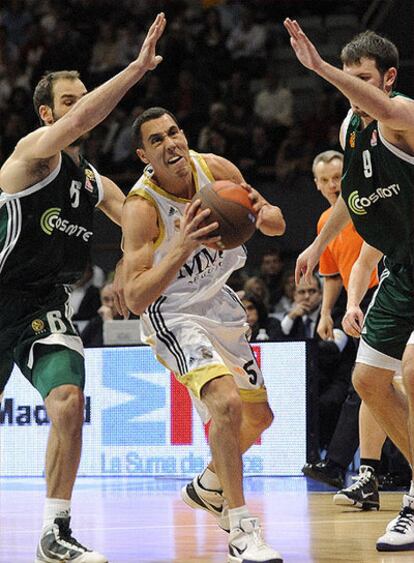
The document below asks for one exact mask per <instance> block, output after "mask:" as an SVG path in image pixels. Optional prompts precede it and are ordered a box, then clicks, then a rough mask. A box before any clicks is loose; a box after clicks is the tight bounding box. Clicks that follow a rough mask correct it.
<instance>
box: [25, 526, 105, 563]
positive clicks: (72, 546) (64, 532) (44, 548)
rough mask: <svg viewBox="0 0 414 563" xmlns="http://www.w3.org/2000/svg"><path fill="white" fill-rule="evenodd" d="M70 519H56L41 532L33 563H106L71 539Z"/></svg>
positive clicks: (100, 556) (103, 559)
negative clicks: (57, 562)
mask: <svg viewBox="0 0 414 563" xmlns="http://www.w3.org/2000/svg"><path fill="white" fill-rule="evenodd" d="M69 524H70V518H56V519H55V521H54V522H53V524H52V525H51V526H49V528H46V529H45V530H43V533H42V536H41V538H40V540H39V544H38V546H37V551H36V561H35V563H55V561H60V562H61V563H62V562H64V563H108V559H107V558H106V557H104V556H103V555H101V554H100V553H98V552H96V551H91V550H90V549H87V548H86V547H84V546H83V545H81V544H80V543H79V542H78V541H76V540H75V538H74V537H72V530H71V529H70V527H69Z"/></svg>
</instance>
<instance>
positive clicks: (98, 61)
mask: <svg viewBox="0 0 414 563" xmlns="http://www.w3.org/2000/svg"><path fill="white" fill-rule="evenodd" d="M117 47H118V45H117V41H116V30H115V27H114V24H113V23H112V22H111V21H104V22H102V23H101V25H100V26H99V34H98V40H97V41H96V43H95V45H94V47H93V50H92V58H91V62H90V71H91V73H92V74H94V75H95V76H96V79H97V82H104V81H105V80H106V79H107V77H109V76H112V75H113V74H114V72H116V69H118V68H119V67H120V66H121V65H122V63H121V61H120V54H119V51H118V48H117Z"/></svg>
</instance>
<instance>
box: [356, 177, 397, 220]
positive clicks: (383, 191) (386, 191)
mask: <svg viewBox="0 0 414 563" xmlns="http://www.w3.org/2000/svg"><path fill="white" fill-rule="evenodd" d="M400 191H401V188H400V185H399V184H391V185H390V186H388V187H387V188H377V189H376V190H375V192H372V193H371V194H369V195H368V196H365V197H360V196H359V192H358V190H354V191H353V192H352V193H350V194H349V197H348V206H349V209H350V210H351V211H352V213H354V214H355V215H366V214H367V211H366V210H367V208H368V207H370V206H371V205H373V204H374V203H377V202H378V201H379V200H380V199H388V198H390V197H393V196H395V195H399V193H400Z"/></svg>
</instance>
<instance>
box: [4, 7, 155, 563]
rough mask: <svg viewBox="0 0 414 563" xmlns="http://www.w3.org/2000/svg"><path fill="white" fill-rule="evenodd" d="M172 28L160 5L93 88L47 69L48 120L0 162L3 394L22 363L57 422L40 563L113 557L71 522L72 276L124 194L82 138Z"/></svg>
mask: <svg viewBox="0 0 414 563" xmlns="http://www.w3.org/2000/svg"><path fill="white" fill-rule="evenodd" d="M164 27H165V18H164V15H163V14H159V15H158V16H157V18H156V20H155V21H154V23H153V25H152V26H151V28H150V30H149V32H148V34H147V37H146V39H145V41H144V43H143V45H142V48H141V51H140V53H139V55H138V57H137V58H136V60H135V61H133V62H131V64H130V65H128V67H126V68H125V69H124V70H123V71H121V72H120V73H119V74H117V75H116V76H115V77H113V78H112V79H111V80H109V81H108V82H105V83H104V84H103V85H102V86H100V87H99V88H97V89H96V90H94V91H92V92H90V93H89V94H88V93H87V92H86V88H85V86H84V85H83V83H82V82H81V81H80V79H79V75H78V73H77V72H76V71H60V72H56V73H50V74H48V75H46V76H45V77H44V78H43V79H42V80H41V81H40V82H39V84H38V85H37V87H36V90H35V93H34V105H35V109H36V111H37V113H38V115H39V117H40V120H41V122H42V124H43V125H44V126H43V127H40V128H39V129H37V130H36V131H34V132H33V133H30V134H29V135H27V136H26V137H24V138H23V139H21V140H20V141H19V143H18V144H17V146H16V148H15V150H14V152H13V153H12V155H11V156H10V158H9V159H8V160H7V161H6V162H5V163H4V164H3V166H2V168H1V170H0V186H1V195H0V393H2V392H3V390H4V388H5V385H6V383H7V381H8V379H9V377H10V374H11V371H12V368H13V364H14V363H16V364H17V365H18V366H19V368H20V370H21V371H22V372H23V374H24V375H25V377H26V378H27V379H28V380H29V381H30V383H31V384H32V385H33V386H34V387H35V388H36V389H37V390H38V391H39V392H40V394H41V395H42V397H43V399H44V402H45V406H46V409H47V413H48V417H49V419H50V421H51V429H50V434H49V441H48V446H47V453H46V482H47V498H46V503H45V509H44V523H43V531H42V534H41V538H40V541H39V544H38V548H37V554H36V563H43V562H48V563H50V562H53V561H68V562H69V561H70V562H71V563H105V562H106V561H107V559H106V557H104V556H103V555H100V554H99V553H97V552H95V551H91V550H89V549H87V548H85V547H83V546H82V545H81V544H80V543H79V542H77V541H76V540H75V539H74V538H73V537H72V534H71V530H70V527H69V524H70V499H71V495H72V489H73V485H74V481H75V478H76V473H77V469H78V466H79V461H80V456H81V441H82V424H83V410H84V398H83V387H84V380H85V370H84V359H83V350H82V344H81V341H80V338H79V335H78V334H77V333H76V331H75V329H74V327H73V325H72V323H71V313H70V308H69V304H68V292H67V291H66V285H65V284H69V283H73V282H75V281H77V280H78V279H79V278H80V277H81V274H82V272H83V270H84V267H85V264H86V261H87V258H88V255H89V246H90V242H91V238H92V236H93V224H92V219H93V212H94V207H95V206H97V207H99V208H100V209H101V210H102V211H104V212H105V213H106V214H107V215H108V216H109V217H110V218H111V219H112V220H113V221H114V222H116V223H118V224H120V219H121V209H122V205H123V202H124V196H123V194H122V192H121V191H120V190H119V188H118V187H117V186H116V185H115V184H114V183H113V182H111V181H110V180H109V179H108V178H104V177H101V176H100V175H99V174H98V172H97V171H96V170H95V169H94V168H93V166H92V165H91V164H89V163H88V162H87V161H85V160H84V159H83V158H82V156H81V155H80V152H79V151H80V148H79V144H80V140H81V139H82V136H83V135H84V134H85V133H86V132H87V131H89V130H91V129H92V128H93V127H95V126H96V125H98V123H100V122H101V121H103V120H104V119H105V117H106V116H107V115H108V114H109V113H110V112H111V111H112V109H113V108H114V107H115V106H116V104H117V103H118V102H119V100H120V99H121V98H122V97H123V96H124V94H125V93H126V92H127V91H128V90H129V89H130V88H131V87H132V86H134V84H136V83H137V82H138V81H139V80H140V79H141V78H142V77H143V76H144V74H145V73H146V72H147V71H148V70H152V69H154V68H156V66H157V65H158V64H159V62H160V61H161V57H159V56H157V55H156V53H155V48H156V44H157V41H158V39H159V37H160V36H161V34H162V32H163V29H164ZM29 463H30V460H29Z"/></svg>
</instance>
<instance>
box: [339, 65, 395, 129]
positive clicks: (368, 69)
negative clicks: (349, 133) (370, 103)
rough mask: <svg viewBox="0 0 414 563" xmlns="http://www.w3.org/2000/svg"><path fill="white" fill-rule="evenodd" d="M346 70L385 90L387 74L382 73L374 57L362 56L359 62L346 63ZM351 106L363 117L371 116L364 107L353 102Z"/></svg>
mask: <svg viewBox="0 0 414 563" xmlns="http://www.w3.org/2000/svg"><path fill="white" fill-rule="evenodd" d="M343 70H344V72H346V74H350V75H351V76H355V77H356V78H360V79H361V80H363V81H364V82H368V84H372V85H373V86H375V87H376V88H379V89H380V90H383V91H385V90H386V89H385V83H386V80H385V76H384V74H382V73H381V72H380V71H379V70H378V68H377V64H376V62H375V61H374V59H367V58H365V57H362V58H361V61H360V63H359V64H352V65H344V66H343ZM350 103H351V108H352V111H353V112H354V113H356V114H357V115H360V116H361V117H362V118H364V119H367V118H371V116H369V115H368V114H367V113H365V112H364V111H363V110H362V109H360V108H359V107H358V106H356V105H354V104H353V103H352V102H350Z"/></svg>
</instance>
